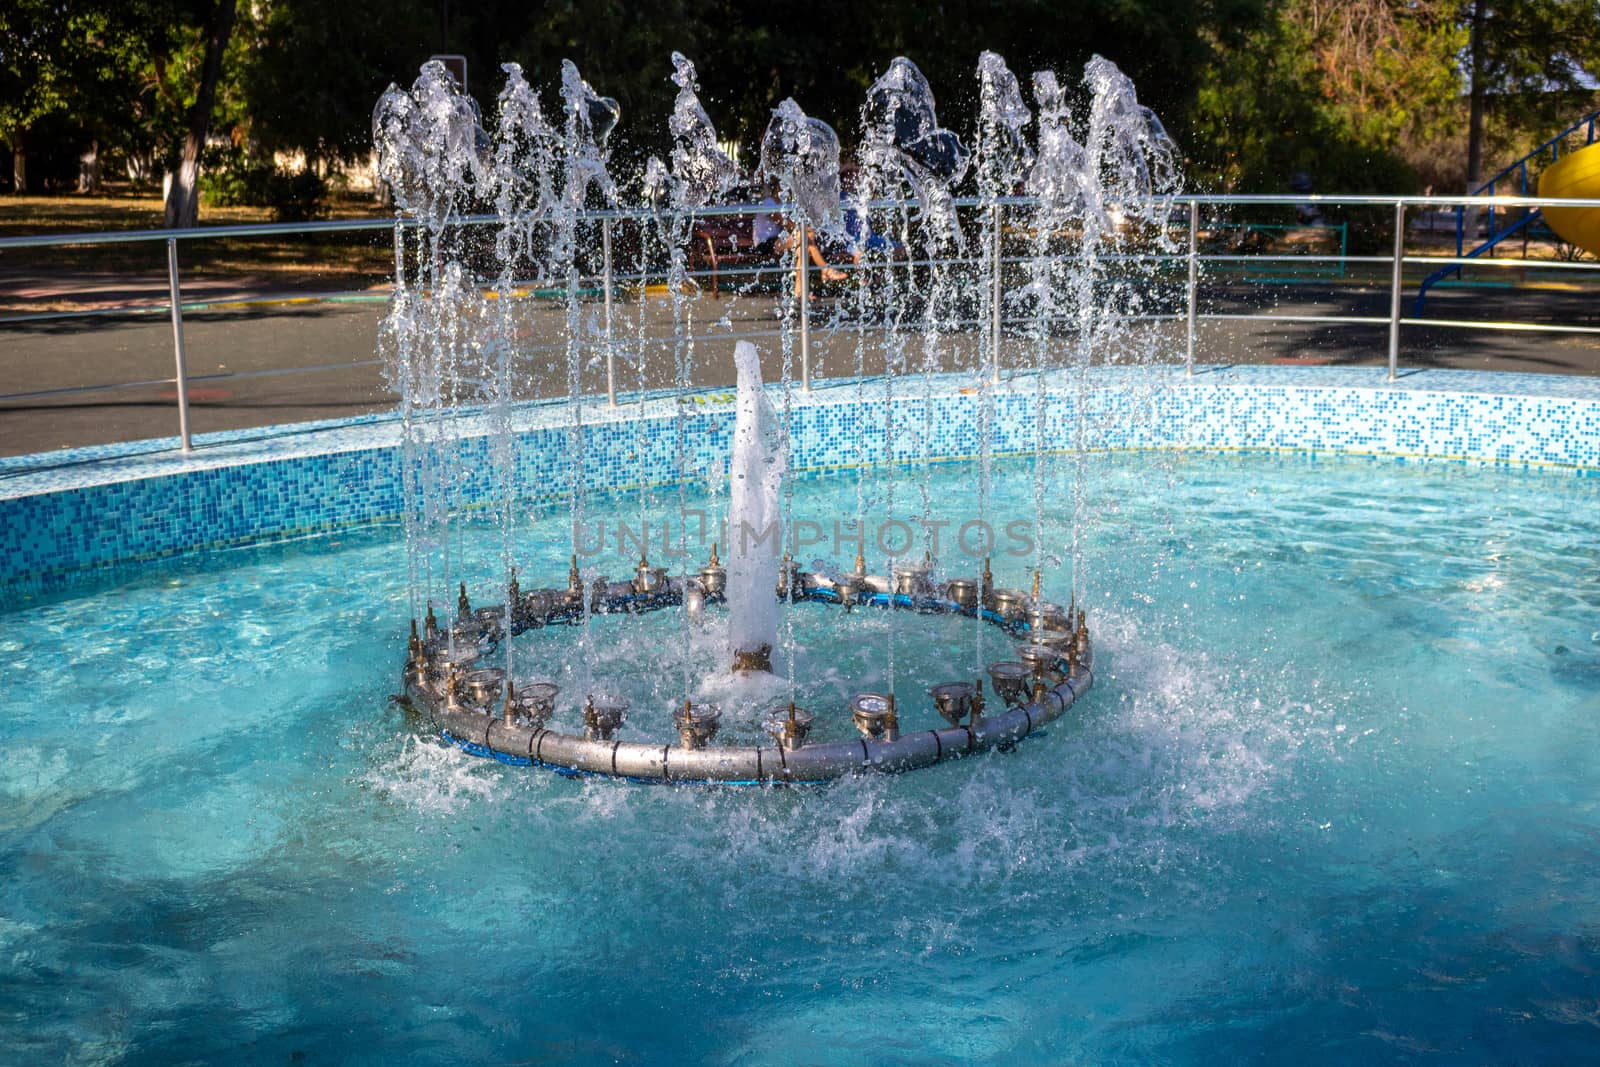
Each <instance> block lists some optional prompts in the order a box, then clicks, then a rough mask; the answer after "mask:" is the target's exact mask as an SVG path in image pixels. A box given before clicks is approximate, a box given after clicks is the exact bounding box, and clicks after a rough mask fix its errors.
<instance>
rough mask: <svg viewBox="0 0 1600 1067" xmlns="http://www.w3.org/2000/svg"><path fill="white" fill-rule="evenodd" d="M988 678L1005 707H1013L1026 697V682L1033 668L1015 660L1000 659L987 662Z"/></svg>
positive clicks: (1031, 674) (1031, 675)
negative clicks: (995, 661) (996, 661)
mask: <svg viewBox="0 0 1600 1067" xmlns="http://www.w3.org/2000/svg"><path fill="white" fill-rule="evenodd" d="M989 678H990V680H991V681H993V682H994V692H995V695H996V696H998V697H999V698H1000V699H1001V700H1002V701H1004V702H1005V705H1006V707H1008V708H1014V707H1017V706H1018V705H1020V704H1023V703H1025V702H1026V701H1027V699H1028V682H1029V680H1031V679H1032V678H1033V668H1032V667H1030V666H1028V665H1027V664H1026V663H1021V662H1019V661H1017V660H1009V659H1008V660H1001V661H1000V662H998V663H991V664H989Z"/></svg>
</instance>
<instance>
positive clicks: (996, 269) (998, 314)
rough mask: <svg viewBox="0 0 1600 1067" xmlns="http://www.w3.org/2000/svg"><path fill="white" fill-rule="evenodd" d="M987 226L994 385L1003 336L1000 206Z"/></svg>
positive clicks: (998, 377) (991, 367) (990, 332)
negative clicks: (989, 231)
mask: <svg viewBox="0 0 1600 1067" xmlns="http://www.w3.org/2000/svg"><path fill="white" fill-rule="evenodd" d="M989 225H990V227H991V228H992V229H993V230H994V244H993V246H992V247H991V248H990V250H989V256H990V262H989V265H990V269H991V270H992V272H993V277H992V279H991V280H990V284H991V286H992V289H991V291H990V303H991V307H990V309H989V315H990V319H989V380H990V381H991V382H994V383H996V384H999V382H1000V342H1001V339H1002V338H1003V337H1004V336H1005V328H1004V320H1003V316H1002V308H1001V296H1002V289H1001V276H1000V259H1001V257H1000V205H999V204H995V205H994V206H993V207H991V208H990V209H989Z"/></svg>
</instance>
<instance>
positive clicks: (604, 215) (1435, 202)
mask: <svg viewBox="0 0 1600 1067" xmlns="http://www.w3.org/2000/svg"><path fill="white" fill-rule="evenodd" d="M952 203H953V204H954V205H955V206H956V207H958V208H975V207H993V206H999V207H1015V208H1032V207H1037V206H1039V199H1038V198H1037V197H1031V196H1005V197H977V196H966V197H956V198H954V199H953V201H952ZM1123 203H1156V204H1163V203H1165V204H1171V205H1173V206H1177V205H1187V204H1191V203H1192V204H1199V205H1202V206H1205V205H1220V206H1296V205H1302V204H1314V205H1320V206H1340V205H1343V206H1348V207H1363V206H1364V207H1391V208H1392V207H1406V208H1412V207H1441V208H1443V207H1457V206H1461V205H1475V206H1478V207H1540V206H1542V205H1545V204H1552V203H1559V204H1561V205H1562V206H1563V207H1578V208H1586V207H1600V197H1586V198H1580V197H1568V198H1562V197H1539V196H1421V195H1418V196H1385V195H1381V194H1367V193H1360V194H1357V193H1352V194H1334V193H1243V194H1241V193H1178V194H1175V195H1173V196H1169V197H1156V198H1149V199H1146V200H1142V201H1136V200H1129V201H1123ZM867 206H868V208H869V209H871V210H887V209H889V208H895V207H900V206H905V207H909V208H917V207H920V206H921V205H920V202H919V201H918V200H917V199H916V198H914V197H912V198H907V199H905V200H873V201H871V202H870V203H869V204H868V205H867ZM797 212H798V208H797V206H796V205H794V204H791V203H782V204H751V203H743V204H716V205H710V206H707V207H702V208H695V209H693V210H682V211H680V210H678V209H663V210H660V211H657V210H653V209H650V208H643V207H641V208H596V209H590V210H585V211H582V212H579V213H578V218H580V219H582V220H583V221H586V222H587V221H595V222H599V221H604V220H607V219H610V220H649V219H667V218H690V219H701V218H717V217H723V216H730V215H731V216H738V215H774V214H777V215H793V214H796V213H797ZM511 218H513V219H522V220H533V221H549V218H548V217H547V216H531V215H530V216H511ZM504 221H505V220H504V219H502V218H501V217H500V216H498V215H481V214H479V215H460V216H452V217H450V218H449V219H447V220H446V222H445V223H444V224H443V225H441V226H440V228H445V227H448V226H492V225H499V224H500V223H502V222H504ZM397 225H398V226H401V227H404V228H406V229H423V228H426V227H429V226H432V225H435V224H434V223H431V222H429V221H426V220H420V219H416V218H412V217H400V216H397V217H396V218H392V219H329V220H323V221H319V222H282V223H279V222H260V223H241V224H237V225H231V226H194V227H189V228H185V229H170V230H167V229H154V230H103V231H96V232H92V233H66V234H27V235H22V236H16V237H0V251H4V250H5V249H9V248H46V247H53V246H68V245H95V244H130V243H137V242H143V241H167V240H178V241H193V240H208V239H216V238H225V237H270V236H277V235H284V234H304V233H338V232H344V231H350V232H361V231H377V230H392V229H393V228H394V227H395V226H397Z"/></svg>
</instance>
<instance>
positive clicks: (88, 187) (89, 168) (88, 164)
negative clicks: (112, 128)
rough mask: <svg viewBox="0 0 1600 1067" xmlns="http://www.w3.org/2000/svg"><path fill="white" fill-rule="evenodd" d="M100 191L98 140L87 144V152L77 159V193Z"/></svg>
mask: <svg viewBox="0 0 1600 1067" xmlns="http://www.w3.org/2000/svg"><path fill="white" fill-rule="evenodd" d="M99 191H100V138H98V137H96V138H94V139H93V140H91V141H90V142H89V149H88V151H86V152H84V153H83V155H81V156H79V157H78V192H80V193H98V192H99Z"/></svg>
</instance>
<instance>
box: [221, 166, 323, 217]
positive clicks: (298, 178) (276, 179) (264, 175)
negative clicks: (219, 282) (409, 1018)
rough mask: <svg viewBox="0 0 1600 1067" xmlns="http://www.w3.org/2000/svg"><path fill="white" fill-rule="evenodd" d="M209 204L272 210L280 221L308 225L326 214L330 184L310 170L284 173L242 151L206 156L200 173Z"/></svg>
mask: <svg viewBox="0 0 1600 1067" xmlns="http://www.w3.org/2000/svg"><path fill="white" fill-rule="evenodd" d="M200 191H201V195H202V197H203V198H204V200H205V201H206V202H207V203H211V204H217V205H221V206H239V205H245V206H249V207H270V208H271V209H272V216H273V218H275V219H277V220H278V221H279V222H305V221H307V220H308V219H315V218H320V217H322V216H323V215H325V214H326V213H327V207H326V204H325V201H326V200H327V196H328V183H327V182H326V181H325V180H324V179H323V178H322V177H321V176H320V175H318V174H317V172H316V171H315V170H314V169H312V168H311V167H309V166H308V167H304V168H302V169H300V170H298V171H285V170H280V169H279V168H278V167H276V166H275V165H274V164H273V162H272V160H270V159H266V158H262V157H259V156H251V155H250V154H248V153H246V152H245V151H244V150H242V149H239V148H231V149H229V150H228V151H226V152H217V153H207V158H206V163H205V166H204V167H203V168H202V169H201V172H200Z"/></svg>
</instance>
